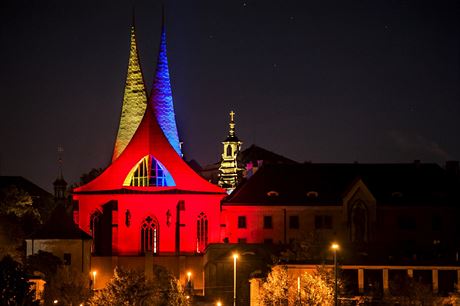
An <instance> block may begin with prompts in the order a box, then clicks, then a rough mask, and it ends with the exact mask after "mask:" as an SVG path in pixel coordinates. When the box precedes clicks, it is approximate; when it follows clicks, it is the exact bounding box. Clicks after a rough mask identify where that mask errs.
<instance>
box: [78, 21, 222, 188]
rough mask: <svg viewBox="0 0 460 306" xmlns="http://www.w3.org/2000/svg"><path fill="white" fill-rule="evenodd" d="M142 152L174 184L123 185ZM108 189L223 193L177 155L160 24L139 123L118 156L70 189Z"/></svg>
mask: <svg viewBox="0 0 460 306" xmlns="http://www.w3.org/2000/svg"><path fill="white" fill-rule="evenodd" d="M178 153H179V154H178ZM146 156H152V157H153V158H154V159H155V160H156V161H158V162H159V163H160V164H161V165H162V166H163V167H164V168H165V170H166V171H167V172H168V173H169V174H170V175H171V176H172V179H173V180H174V185H175V186H169V187H129V186H125V180H126V178H127V176H128V175H129V174H130V172H131V170H132V169H134V167H135V166H136V165H138V164H139V162H140V161H142V160H143V159H144V158H145V157H146ZM110 190H113V191H117V192H120V191H123V190H137V191H143V192H155V193H158V192H159V191H161V190H169V191H170V190H177V191H180V192H186V191H190V192H205V193H216V194H221V193H224V190H222V189H221V188H219V187H217V186H215V185H213V184H211V183H209V182H207V181H206V180H205V179H203V178H201V177H200V176H199V175H198V174H197V173H195V172H194V171H193V170H192V169H191V168H190V167H189V166H188V165H187V164H186V162H185V161H184V160H183V159H182V158H181V154H180V148H179V141H178V136H177V128H176V123H175V118H174V108H173V104H172V93H171V85H170V81H169V71H168V64H167V58H166V36H165V31H164V27H163V29H162V34H161V44H160V51H159V56H158V64H157V69H156V73H155V77H154V83H153V89H152V94H151V97H150V103H148V104H147V107H146V109H145V112H144V114H143V117H142V120H141V122H140V123H139V126H138V127H137V129H136V130H135V132H134V133H133V136H132V137H131V139H130V141H129V143H128V145H127V146H126V148H125V149H124V150H123V152H121V154H120V155H119V156H118V158H116V159H114V160H113V161H112V164H111V165H110V166H109V167H108V168H107V169H106V170H104V172H103V173H101V174H100V175H99V176H98V177H97V178H95V179H94V180H92V181H91V182H89V183H88V184H86V185H83V186H80V187H78V188H76V189H75V190H74V192H75V193H94V192H96V193H100V192H107V191H110Z"/></svg>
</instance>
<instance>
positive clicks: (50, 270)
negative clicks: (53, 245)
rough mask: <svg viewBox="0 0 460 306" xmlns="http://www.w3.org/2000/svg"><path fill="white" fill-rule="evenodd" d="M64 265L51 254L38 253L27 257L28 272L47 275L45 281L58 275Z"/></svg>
mask: <svg viewBox="0 0 460 306" xmlns="http://www.w3.org/2000/svg"><path fill="white" fill-rule="evenodd" d="M61 265H62V260H61V259H60V258H59V257H57V256H54V255H53V254H52V253H50V252H45V251H41V250H40V251H38V253H36V254H33V255H30V256H28V257H27V266H26V268H27V271H28V272H29V273H31V274H33V273H34V272H36V271H39V272H41V273H43V274H44V275H45V280H48V279H49V278H51V277H52V276H53V275H54V274H56V273H57V271H58V268H59V267H60V266H61Z"/></svg>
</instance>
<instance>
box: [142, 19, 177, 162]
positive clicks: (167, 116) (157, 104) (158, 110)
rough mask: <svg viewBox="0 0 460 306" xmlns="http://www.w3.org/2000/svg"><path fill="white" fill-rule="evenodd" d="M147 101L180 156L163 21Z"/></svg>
mask: <svg viewBox="0 0 460 306" xmlns="http://www.w3.org/2000/svg"><path fill="white" fill-rule="evenodd" d="M149 101H150V102H149V103H150V104H152V106H153V110H154V112H155V116H156V118H157V121H158V124H159V125H160V128H161V130H162V131H163V133H164V134H165V136H166V138H167V139H168V141H169V143H170V144H171V146H172V147H173V148H174V150H175V151H176V152H177V154H179V155H182V153H181V148H180V142H179V134H178V132H177V126H176V117H175V113H174V104H173V97H172V91H171V81H170V79H169V68H168V57H167V55H166V32H165V25H164V21H163V25H162V29H161V40H160V47H159V51H158V58H157V66H156V71H155V76H154V78H153V85H152V92H151V94H150V100H149Z"/></svg>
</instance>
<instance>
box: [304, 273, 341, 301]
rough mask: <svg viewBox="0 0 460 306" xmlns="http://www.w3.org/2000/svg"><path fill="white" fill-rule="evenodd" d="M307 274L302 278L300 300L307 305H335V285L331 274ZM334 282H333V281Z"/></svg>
mask: <svg viewBox="0 0 460 306" xmlns="http://www.w3.org/2000/svg"><path fill="white" fill-rule="evenodd" d="M324 272H325V271H318V269H317V271H315V272H314V273H308V272H305V273H303V274H302V275H301V276H300V284H301V286H300V298H301V301H302V304H305V305H312V306H313V305H333V303H334V283H333V280H332V277H331V276H330V275H331V273H324ZM331 280H332V281H331Z"/></svg>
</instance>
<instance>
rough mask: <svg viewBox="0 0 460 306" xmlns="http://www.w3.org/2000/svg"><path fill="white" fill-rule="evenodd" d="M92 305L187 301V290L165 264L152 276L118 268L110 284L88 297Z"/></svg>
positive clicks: (167, 305) (172, 304)
mask: <svg viewBox="0 0 460 306" xmlns="http://www.w3.org/2000/svg"><path fill="white" fill-rule="evenodd" d="M89 305H94V306H96V305H100V306H104V305H107V306H108V305H114V306H122V305H126V306H127V305H130V306H131V305H133V306H135V305H158V306H163V305H164V306H182V305H187V299H186V298H185V294H184V291H183V290H182V288H181V286H180V285H179V283H178V281H177V280H176V279H175V278H174V276H172V274H171V273H169V272H168V271H167V270H166V269H165V268H162V267H160V266H155V267H154V271H153V279H146V278H145V275H144V273H143V272H139V271H134V270H124V269H122V268H119V267H117V268H115V271H114V276H113V278H112V279H111V280H110V282H109V283H108V284H107V286H106V287H105V288H104V289H103V290H100V291H98V292H96V293H95V295H94V296H93V297H92V298H91V299H90V300H89Z"/></svg>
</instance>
